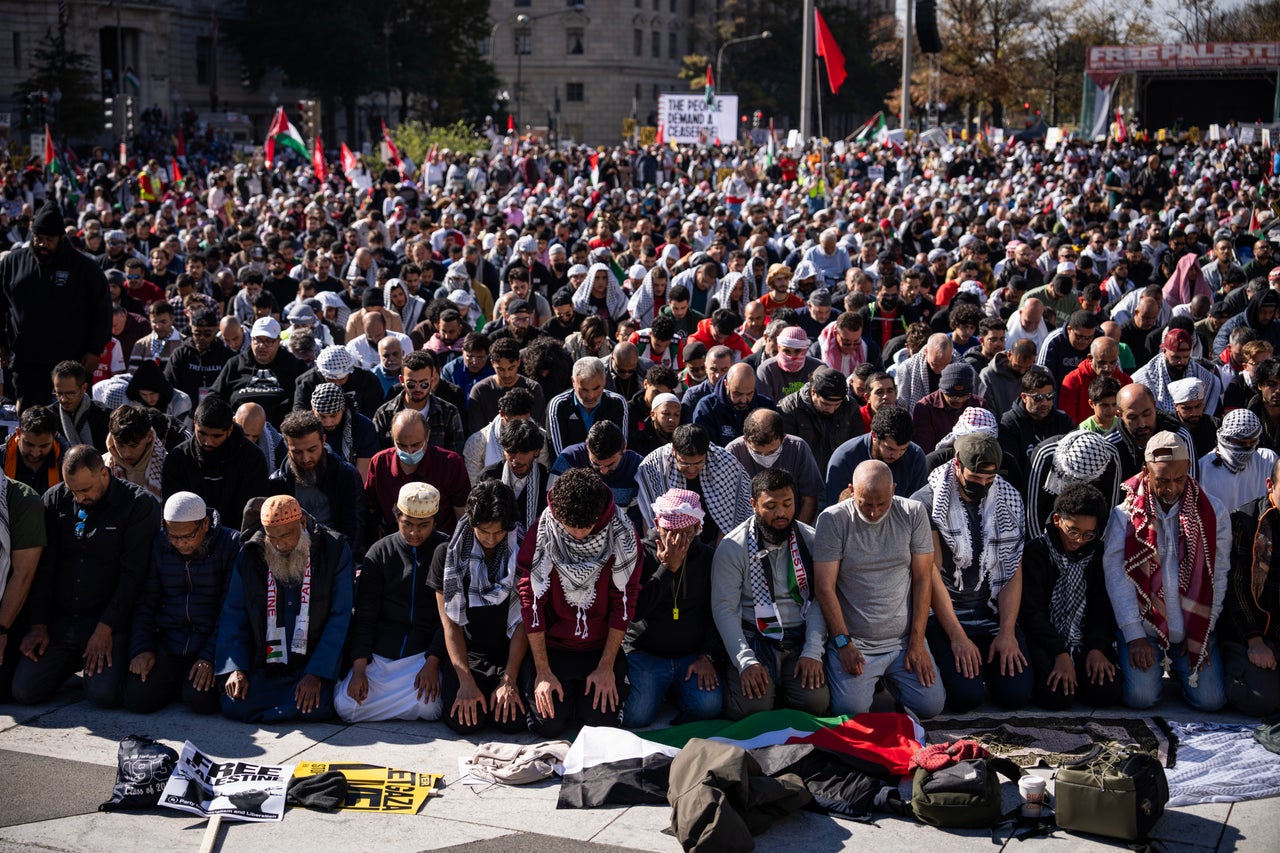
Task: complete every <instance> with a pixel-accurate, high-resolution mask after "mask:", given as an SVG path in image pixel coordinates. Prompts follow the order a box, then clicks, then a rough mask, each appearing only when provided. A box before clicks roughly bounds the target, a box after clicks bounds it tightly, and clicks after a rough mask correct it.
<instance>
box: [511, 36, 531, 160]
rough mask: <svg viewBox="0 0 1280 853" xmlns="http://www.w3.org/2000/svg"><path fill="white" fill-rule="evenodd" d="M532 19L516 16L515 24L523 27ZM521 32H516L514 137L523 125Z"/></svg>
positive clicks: (522, 46)
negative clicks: (521, 110)
mask: <svg viewBox="0 0 1280 853" xmlns="http://www.w3.org/2000/svg"><path fill="white" fill-rule="evenodd" d="M532 20H533V19H532V18H530V17H529V16H528V15H516V23H517V24H518V25H520V26H521V27H523V26H524V25H525V24H528V23H529V22H530V21H532ZM520 34H521V30H516V38H515V44H516V136H517V137H519V136H520V133H521V128H523V127H524V124H523V123H522V122H521V120H520V119H521V117H520V107H521V105H522V104H523V99H524V91H523V90H524V44H523V42H522V41H521V39H520Z"/></svg>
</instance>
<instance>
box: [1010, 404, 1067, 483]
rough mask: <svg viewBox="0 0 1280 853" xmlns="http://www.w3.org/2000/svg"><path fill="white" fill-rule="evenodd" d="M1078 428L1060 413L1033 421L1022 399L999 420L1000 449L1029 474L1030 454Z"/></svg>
mask: <svg viewBox="0 0 1280 853" xmlns="http://www.w3.org/2000/svg"><path fill="white" fill-rule="evenodd" d="M1075 428H1076V425H1075V424H1073V423H1072V422H1071V418H1070V417H1068V416H1067V413H1066V412H1064V411H1062V410H1061V409H1054V410H1053V411H1051V412H1049V414H1048V416H1047V417H1045V419H1044V420H1042V421H1034V420H1032V419H1031V415H1029V414H1028V413H1027V407H1026V406H1024V405H1023V404H1022V400H1021V398H1019V399H1018V400H1017V401H1015V402H1014V404H1013V408H1011V409H1009V411H1007V412H1005V413H1004V415H1003V416H1001V418H1000V433H999V437H1000V449H1001V450H1003V451H1004V452H1005V453H1008V454H1009V455H1011V456H1013V457H1014V458H1015V459H1017V460H1018V467H1019V468H1021V469H1022V470H1023V471H1026V470H1027V469H1028V468H1030V467H1031V466H1030V464H1029V463H1030V460H1031V454H1032V452H1033V451H1034V450H1035V449H1036V445H1037V444H1039V443H1040V442H1042V441H1044V440H1045V439H1046V438H1052V437H1053V436H1055V435H1066V434H1067V433H1069V432H1071V431H1072V430H1074V429H1075Z"/></svg>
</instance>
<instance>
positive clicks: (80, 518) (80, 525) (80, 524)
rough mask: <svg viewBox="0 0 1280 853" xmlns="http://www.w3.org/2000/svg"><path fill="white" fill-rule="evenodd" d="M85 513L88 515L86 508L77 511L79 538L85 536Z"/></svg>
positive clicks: (77, 536) (77, 535) (77, 532)
mask: <svg viewBox="0 0 1280 853" xmlns="http://www.w3.org/2000/svg"><path fill="white" fill-rule="evenodd" d="M85 515H86V513H85V511H84V510H77V512H76V538H77V539H83V538H84V519H85Z"/></svg>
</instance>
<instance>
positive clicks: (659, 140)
mask: <svg viewBox="0 0 1280 853" xmlns="http://www.w3.org/2000/svg"><path fill="white" fill-rule="evenodd" d="M666 130H667V126H666V125H665V124H660V125H658V135H657V136H655V137H654V138H653V144H654V145H661V144H662V141H663V137H665V136H666V135H667V134H666Z"/></svg>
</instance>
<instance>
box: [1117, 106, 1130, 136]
mask: <svg viewBox="0 0 1280 853" xmlns="http://www.w3.org/2000/svg"><path fill="white" fill-rule="evenodd" d="M1128 138H1129V129H1128V128H1127V127H1125V126H1124V114H1123V113H1121V112H1120V110H1118V109H1117V110H1116V142H1124V141H1125V140H1126V139H1128Z"/></svg>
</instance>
